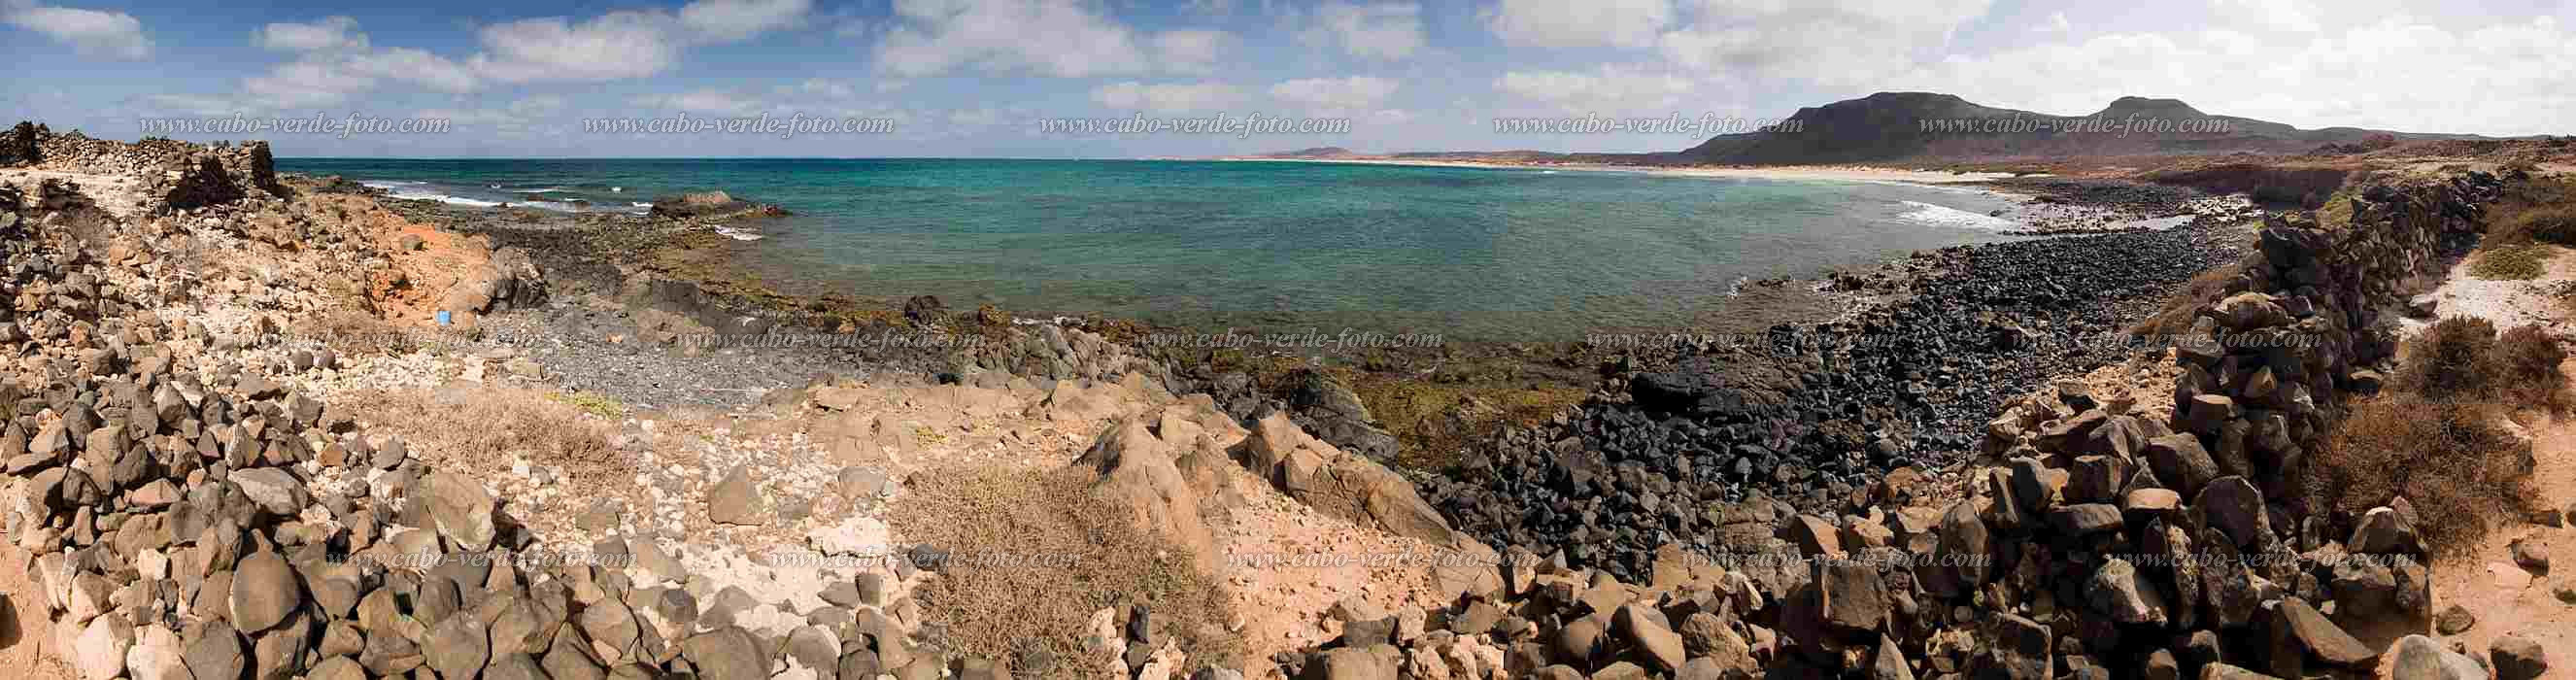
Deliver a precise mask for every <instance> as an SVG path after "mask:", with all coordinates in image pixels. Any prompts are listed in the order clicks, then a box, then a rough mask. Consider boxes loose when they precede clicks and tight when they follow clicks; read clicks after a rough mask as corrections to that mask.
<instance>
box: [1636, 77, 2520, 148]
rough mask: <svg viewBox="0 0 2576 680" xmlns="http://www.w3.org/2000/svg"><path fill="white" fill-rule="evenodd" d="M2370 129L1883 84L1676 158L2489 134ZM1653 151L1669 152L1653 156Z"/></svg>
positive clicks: (2174, 103) (2245, 144)
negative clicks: (2029, 105) (2040, 102)
mask: <svg viewBox="0 0 2576 680" xmlns="http://www.w3.org/2000/svg"><path fill="white" fill-rule="evenodd" d="M2480 138H2481V137H2478V136H2475V135H2440V134H2411V133H2399V132H2388V131H2382V130H2365V129H2361V128H2349V127H2338V128H2325V129H2320V130H2301V129H2298V128H2296V127H2292V126H2289V125H2285V124H2282V123H2275V122H2271V121H2265V120H2256V119H2252V118H2245V117H2240V116H2221V115H2212V114H2208V113H2204V112H2202V111H2201V110H2199V109H2197V108H2193V107H2192V106H2191V105H2190V104H2186V103H2183V102H2182V100H2179V99H2151V98H2146V97H2121V98H2119V99H2117V100H2113V101H2112V102H2111V104H2110V105H2109V106H2105V107H2103V108H2102V110H2100V111H2096V112H2093V113H2090V114H2085V115H2080V116H2064V115H2056V114H2047V113H2039V112H2036V111H2022V110H2018V109H2005V108H1996V107H1991V106H1983V105H1979V104H1976V103H1974V102H1970V101H1968V100H1965V99H1961V98H1959V97H1958V96H1956V95H1947V94H1939V93H1933V92H1881V93H1878V94H1873V95H1870V96H1867V97H1862V98H1859V99H1849V100H1844V101H1839V102H1834V103H1831V104H1826V105H1824V106H1810V107H1806V108H1802V109H1799V110H1798V112H1797V114H1795V115H1792V116H1790V117H1789V118H1788V120H1786V121H1784V122H1782V123H1780V124H1779V125H1775V126H1772V127H1771V128H1767V129H1765V130H1763V131H1760V132H1750V133H1743V134H1732V135H1719V136H1717V137H1712V138H1710V139H1709V140H1708V141H1707V142H1704V143H1701V144H1700V145H1699V146H1695V147H1691V148H1690V149H1688V150H1684V151H1682V152H1680V153H1677V154H1670V157H1669V162H1678V163H1688V164H1723V165H1791V164H1816V163H1858V162H1872V161H1894V160H1906V159H1940V160H1971V159H1992V158H2033V157H2038V158H2051V157H2055V158H2063V157H2074V156H2119V155H2139V154H2178V153H2231V152H2238V151H2250V152H2258V153H2301V152H2308V151H2315V150H2319V149H2322V148H2328V145H2334V147H2333V149H2332V150H2348V149H2354V148H2363V147H2368V146H2372V145H2386V144H2389V143H2393V142H2398V141H2416V140H2431V139H2480ZM1650 156H1662V155H1661V154H1650Z"/></svg>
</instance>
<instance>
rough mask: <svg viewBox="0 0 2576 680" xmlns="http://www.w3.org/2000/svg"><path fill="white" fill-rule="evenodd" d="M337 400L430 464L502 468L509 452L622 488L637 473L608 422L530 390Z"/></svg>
mask: <svg viewBox="0 0 2576 680" xmlns="http://www.w3.org/2000/svg"><path fill="white" fill-rule="evenodd" d="M334 403H339V404H347V405H348V406H347V408H350V409H351V410H352V413H353V415H354V416H355V417H356V418H357V419H358V420H361V421H364V422H366V423H368V425H369V427H368V432H370V433H382V434H393V435H400V436H402V438H403V441H404V443H405V444H407V445H408V446H409V448H410V449H411V450H412V452H413V453H414V454H415V455H423V456H431V455H435V456H439V458H436V459H433V460H431V462H432V463H434V464H437V465H441V466H451V467H453V466H463V467H465V469H466V470H467V471H480V472H495V471H506V470H509V469H510V455H511V454H512V453H524V454H526V455H527V457H528V461H529V462H531V463H534V464H538V465H552V466H561V467H562V468H563V469H564V473H565V476H566V477H567V478H569V479H571V480H573V481H574V482H575V483H592V484H623V483H627V482H629V481H631V478H632V477H633V476H634V474H635V467H634V463H633V462H632V461H629V460H627V459H626V457H625V456H623V455H620V454H619V453H618V452H617V449H616V447H613V446H610V445H609V443H608V433H609V429H608V428H609V427H611V426H610V424H609V423H607V422H606V421H603V420H600V419H597V418H589V417H586V416H587V415H588V414H587V413H586V412H585V411H584V409H583V408H582V407H579V406H575V405H572V404H567V403H563V402H558V401H554V400H551V399H548V398H546V396H544V395H541V394H538V393H535V392H530V391H526V390H516V389H505V388H497V387H473V388H463V389H445V390H440V391H438V392H436V393H434V394H433V393H424V392H421V391H418V390H369V391H367V392H363V393H359V394H354V395H351V396H349V397H345V398H342V399H340V400H337V401H335V402H334Z"/></svg>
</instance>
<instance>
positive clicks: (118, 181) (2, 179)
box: [0, 168, 143, 219]
mask: <svg viewBox="0 0 2576 680" xmlns="http://www.w3.org/2000/svg"><path fill="white" fill-rule="evenodd" d="M48 179H54V180H62V181H66V182H71V183H72V184H73V185H75V186H79V187H80V189H81V193H82V194H84V195H87V196H89V197H90V198H91V199H92V200H94V201H97V203H98V207H100V208H102V209H105V210H107V214H109V215H114V216H116V217H117V218H118V219H131V218H133V217H134V216H136V215H139V214H141V213H142V212H143V200H142V192H141V191H137V189H140V188H141V186H140V185H139V184H138V183H137V182H136V180H135V179H134V178H132V177H122V176H114V175H95V174H89V173H79V172H66V171H61V170H39V169H36V168H9V169H6V170H0V184H13V185H17V186H18V187H19V188H21V189H25V190H28V191H34V190H35V188H36V184H37V183H39V182H43V181H45V180H48Z"/></svg>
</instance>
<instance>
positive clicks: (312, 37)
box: [250, 16, 367, 52]
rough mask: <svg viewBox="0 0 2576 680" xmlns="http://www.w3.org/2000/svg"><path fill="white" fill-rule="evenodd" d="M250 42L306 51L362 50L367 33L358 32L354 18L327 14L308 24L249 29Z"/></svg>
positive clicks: (281, 48) (264, 45) (284, 24)
mask: <svg viewBox="0 0 2576 680" xmlns="http://www.w3.org/2000/svg"><path fill="white" fill-rule="evenodd" d="M250 42H251V44H253V45H258V46H260V47H263V48H267V49H272V50H282V51H287V52H310V51H315V50H338V49H360V50H363V49H366V48H367V34H364V33H359V32H358V20H357V19H352V18H349V17H345V16H334V17H328V18H325V19H323V20H321V21H316V22H313V23H309V24H298V23H274V24H269V25H267V26H262V27H260V29H259V30H256V31H252V32H251V39H250Z"/></svg>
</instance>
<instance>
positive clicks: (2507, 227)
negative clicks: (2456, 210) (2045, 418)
mask: <svg viewBox="0 0 2576 680" xmlns="http://www.w3.org/2000/svg"><path fill="white" fill-rule="evenodd" d="M2487 238H2488V239H2489V240H2490V242H2493V243H2500V244H2520V243H2548V244H2554V245H2562V246H2576V178H2569V177H2564V176H2560V177H2529V178H2526V179H2523V180H2521V181H2517V182H2513V183H2511V184H2508V185H2507V186H2506V188H2505V193H2504V196H2503V197H2501V198H2500V199H2499V200H2497V201H2496V202H2495V203H2494V204H2492V205H2491V206H2490V207H2488V209H2487Z"/></svg>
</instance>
